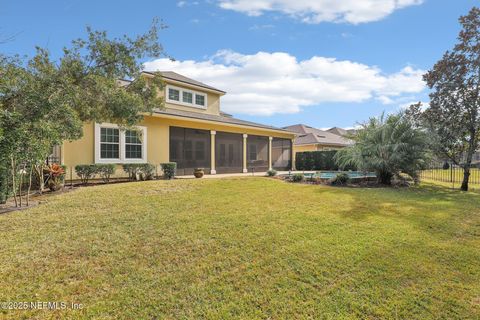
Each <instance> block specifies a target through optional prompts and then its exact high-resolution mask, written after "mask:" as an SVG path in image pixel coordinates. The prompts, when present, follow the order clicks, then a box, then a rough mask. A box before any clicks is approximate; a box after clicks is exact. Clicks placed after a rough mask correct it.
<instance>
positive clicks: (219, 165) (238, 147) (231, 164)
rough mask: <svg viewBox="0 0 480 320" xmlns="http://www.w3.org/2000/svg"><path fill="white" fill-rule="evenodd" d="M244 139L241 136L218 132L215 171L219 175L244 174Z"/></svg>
mask: <svg viewBox="0 0 480 320" xmlns="http://www.w3.org/2000/svg"><path fill="white" fill-rule="evenodd" d="M242 162H243V137H242V135H241V134H235V133H228V132H217V134H216V136H215V169H216V170H217V173H235V172H242V169H243V163H242Z"/></svg>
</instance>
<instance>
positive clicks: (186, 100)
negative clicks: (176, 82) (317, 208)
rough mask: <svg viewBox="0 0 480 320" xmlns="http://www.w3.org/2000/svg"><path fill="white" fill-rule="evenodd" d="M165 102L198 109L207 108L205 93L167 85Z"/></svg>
mask: <svg viewBox="0 0 480 320" xmlns="http://www.w3.org/2000/svg"><path fill="white" fill-rule="evenodd" d="M166 90H167V102H169V103H173V104H179V105H182V106H187V107H194V108H200V109H206V108H207V94H206V93H201V92H198V91H193V90H189V89H184V88H180V87H174V86H171V85H167V89H166Z"/></svg>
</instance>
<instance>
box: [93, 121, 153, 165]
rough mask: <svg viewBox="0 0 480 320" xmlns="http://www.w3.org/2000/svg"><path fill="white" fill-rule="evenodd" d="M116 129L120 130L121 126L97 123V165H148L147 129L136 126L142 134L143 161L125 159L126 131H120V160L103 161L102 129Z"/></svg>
mask: <svg viewBox="0 0 480 320" xmlns="http://www.w3.org/2000/svg"><path fill="white" fill-rule="evenodd" d="M101 128H114V129H119V126H118V125H116V124H113V123H95V163H114V164H117V163H118V164H123V163H146V162H147V159H148V158H147V128H146V127H142V126H135V129H138V130H140V131H141V132H142V158H141V159H127V158H126V157H125V154H126V148H125V130H120V136H119V155H120V158H119V159H102V158H100V129H101Z"/></svg>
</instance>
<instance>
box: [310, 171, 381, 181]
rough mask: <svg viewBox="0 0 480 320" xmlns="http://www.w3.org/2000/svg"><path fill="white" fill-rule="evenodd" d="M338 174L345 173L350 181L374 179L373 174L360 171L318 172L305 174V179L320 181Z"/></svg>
mask: <svg viewBox="0 0 480 320" xmlns="http://www.w3.org/2000/svg"><path fill="white" fill-rule="evenodd" d="M340 173H346V174H347V175H348V176H349V177H350V179H360V178H375V177H376V175H375V173H374V172H366V173H365V172H360V171H319V172H315V173H305V174H304V176H305V178H320V179H332V178H335V177H336V176H337V175H338V174H340Z"/></svg>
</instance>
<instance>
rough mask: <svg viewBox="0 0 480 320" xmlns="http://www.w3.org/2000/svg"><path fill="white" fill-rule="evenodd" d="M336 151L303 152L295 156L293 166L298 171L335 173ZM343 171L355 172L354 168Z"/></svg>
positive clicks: (349, 167)
mask: <svg viewBox="0 0 480 320" xmlns="http://www.w3.org/2000/svg"><path fill="white" fill-rule="evenodd" d="M336 153H337V151H336V150H331V151H304V152H297V153H296V155H295V166H296V167H297V169H298V170H327V171H337V170H338V165H337V164H336V162H335V159H334V157H335V154H336ZM345 170H355V168H354V166H348V168H345Z"/></svg>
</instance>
